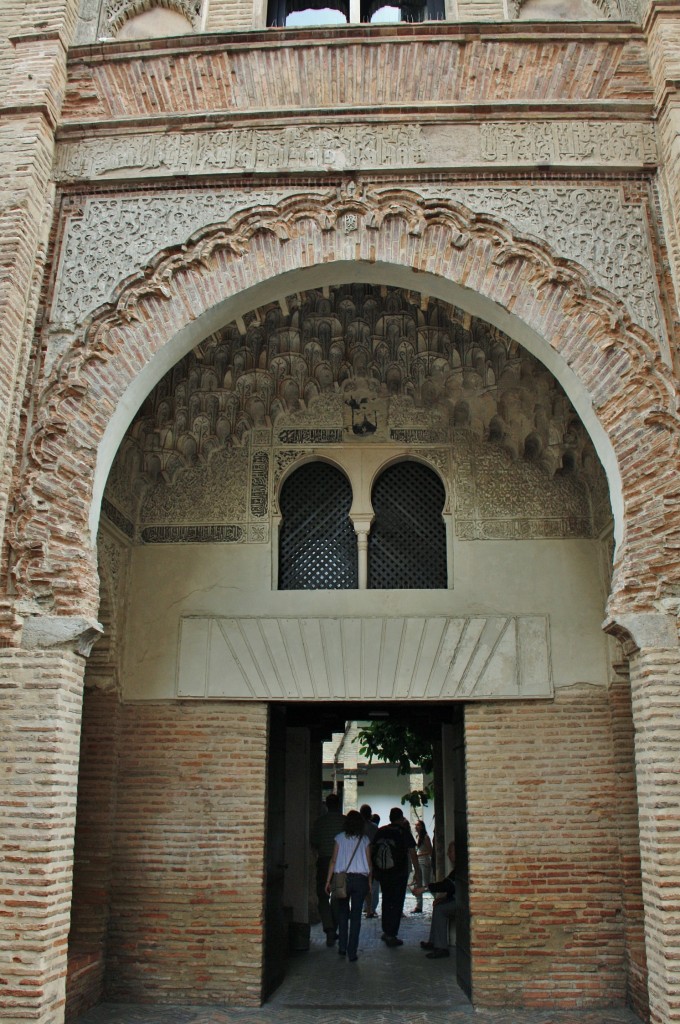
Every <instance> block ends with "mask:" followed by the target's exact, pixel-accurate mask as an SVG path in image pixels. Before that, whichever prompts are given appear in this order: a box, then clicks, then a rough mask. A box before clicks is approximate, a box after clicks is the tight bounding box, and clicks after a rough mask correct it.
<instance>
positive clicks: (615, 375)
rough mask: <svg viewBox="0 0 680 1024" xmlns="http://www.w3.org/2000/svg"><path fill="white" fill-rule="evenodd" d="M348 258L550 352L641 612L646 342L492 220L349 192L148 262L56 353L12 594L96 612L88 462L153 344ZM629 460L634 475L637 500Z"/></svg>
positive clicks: (17, 530) (610, 301)
mask: <svg viewBox="0 0 680 1024" xmlns="http://www.w3.org/2000/svg"><path fill="white" fill-rule="evenodd" d="M357 263H359V264H364V265H365V266H366V268H367V274H368V273H370V271H371V267H372V266H373V265H374V264H377V265H378V266H379V268H381V269H384V268H386V267H387V268H389V267H391V268H392V273H393V275H394V276H398V275H399V273H401V272H403V273H404V274H409V275H411V279H412V275H413V271H414V270H415V271H418V272H420V274H422V275H429V276H428V280H429V281H431V282H432V283H433V284H434V285H435V286H436V287H439V286H438V285H437V282H440V284H441V290H442V291H446V288H447V287H448V285H447V282H455V283H456V285H455V286H456V287H458V288H459V289H464V290H465V291H464V294H465V295H468V296H470V301H472V297H474V296H475V295H479V296H481V297H482V298H483V299H484V301H485V302H487V303H490V304H492V305H493V308H494V309H497V310H499V311H504V313H503V315H504V316H505V315H508V316H510V317H512V318H514V320H513V322H516V323H517V324H526V325H527V330H529V331H531V332H535V333H536V334H537V335H538V336H540V337H542V338H544V339H545V341H546V343H547V344H548V345H549V346H551V347H552V349H553V350H554V351H555V352H557V353H558V354H559V356H560V357H561V360H562V361H563V365H566V366H567V367H569V368H570V371H571V373H572V374H573V375H575V378H576V379H578V380H579V381H580V382H581V385H582V387H583V388H584V390H585V392H587V394H588V395H589V397H590V400H591V401H592V406H593V409H594V410H595V413H596V415H597V417H598V420H599V422H600V424H601V426H602V428H603V430H604V431H606V433H607V435H608V437H609V440H610V443H611V445H612V448H613V451H614V452H615V453H616V455H617V457H618V466H619V471H620V473H621V479H622V485H623V500H624V504H625V526H626V528H627V529H628V535H627V538H626V540H627V543H624V544H623V545H621V546H620V550H619V554H618V559H617V570H616V574H615V583H614V589H615V592H616V593H615V598H614V599H615V600H616V596H617V594H618V593H620V594H621V595H622V600H623V599H624V597H625V599H626V600H631V601H633V602H634V603H636V604H637V605H639V606H641V607H649V605H650V603H651V602H652V601H653V600H654V599H655V596H656V595H657V593H658V592H659V589H660V587H662V586H663V585H664V581H667V580H668V577H669V574H672V569H669V568H668V566H669V564H670V559H669V558H668V557H667V554H666V552H665V547H664V545H665V543H666V542H668V539H669V536H670V531H671V524H672V522H673V508H672V507H669V505H668V504H665V493H666V492H665V490H664V487H665V485H666V481H667V480H668V479H669V478H670V479H674V478H675V475H676V472H677V458H678V413H677V396H676V393H675V389H674V384H673V380H672V378H671V376H670V374H669V373H668V371H667V368H666V366H665V365H664V363H663V360H662V359H661V357H660V355H659V350H658V345H657V344H656V342H655V339H654V338H653V337H651V336H650V335H649V334H648V333H647V332H646V331H644V330H643V329H642V328H640V327H639V326H638V325H637V324H636V323H635V322H634V321H633V318H632V317H631V314H630V312H629V310H628V309H627V308H626V306H625V304H624V302H623V301H622V300H621V299H620V298H618V297H616V296H614V295H613V294H611V292H608V291H606V290H605V289H604V288H603V287H601V286H600V285H599V284H598V283H597V282H596V281H595V280H594V279H593V276H592V275H591V274H589V273H588V272H587V271H586V270H585V269H584V268H583V267H582V266H579V265H577V264H576V263H574V262H572V261H569V260H567V259H564V258H562V257H559V256H557V255H556V254H555V253H554V252H553V251H552V250H551V248H550V247H549V246H548V245H547V244H545V243H543V242H540V241H539V240H537V239H536V238H531V237H528V236H523V235H521V234H519V233H517V232H515V231H513V229H512V228H511V227H510V226H509V225H508V224H507V223H506V222H504V221H502V220H501V219H499V218H495V217H492V216H489V215H483V214H475V213H474V212H473V211H471V210H470V209H468V208H466V207H465V206H463V205H462V204H461V203H457V202H453V201H451V200H450V199H427V198H423V197H422V196H420V195H418V194H417V192H415V191H412V190H406V189H400V188H384V187H377V188H372V189H366V190H364V189H362V188H359V187H356V186H351V187H349V188H346V189H333V188H328V189H327V190H325V192H323V191H321V194H320V190H317V191H315V192H313V193H300V194H298V195H295V196H292V197H289V198H288V199H285V200H283V201H282V202H281V203H280V204H279V205H278V206H275V207H272V206H261V207H255V208H251V209H250V210H247V211H240V212H237V213H236V214H234V215H233V216H232V217H231V218H230V219H229V221H228V222H226V223H221V224H214V225H211V226H210V227H208V228H206V229H204V230H201V231H199V232H197V233H196V234H194V235H193V236H192V237H191V238H189V239H188V240H187V241H186V243H185V244H183V245H181V246H176V247H174V248H172V249H170V250H169V251H164V252H161V253H160V254H159V255H158V256H157V257H156V258H155V259H154V260H153V262H152V263H151V264H150V265H148V266H147V267H146V268H145V269H144V270H143V271H142V272H139V273H137V274H136V275H134V276H133V277H132V278H131V279H129V280H127V281H126V282H123V283H122V284H121V287H120V289H119V291H118V293H117V295H116V297H115V300H114V301H113V302H112V303H111V304H110V305H108V306H106V307H104V308H103V309H101V310H100V311H99V312H98V314H97V316H96V317H94V318H93V319H92V321H91V322H90V323H89V325H88V326H87V329H86V331H85V332H84V334H83V335H82V336H81V337H80V338H79V340H78V341H77V343H75V344H74V345H72V347H71V348H70V349H69V350H68V351H67V352H66V353H64V355H63V356H62V357H61V359H60V361H59V364H58V366H57V367H56V368H55V372H54V373H53V375H52V379H51V380H50V382H49V384H47V386H46V387H45V388H44V389H43V391H42V393H41V394H40V395H39V397H38V400H37V402H36V406H35V415H34V417H33V421H32V424H31V429H30V442H29V446H28V456H27V467H26V471H25V473H24V475H23V478H22V480H21V481H20V485H19V487H18V488H17V495H16V514H15V518H14V522H13V526H12V545H13V548H14V555H15V560H14V575H15V580H16V585H17V590H18V592H19V593H20V594H21V595H22V596H25V597H26V598H33V599H34V600H35V601H37V602H39V603H40V604H41V605H42V606H44V607H47V608H54V609H56V610H57V611H59V613H63V614H69V613H71V610H72V609H73V608H74V607H75V608H90V609H92V608H96V603H97V587H96V576H95V572H94V560H93V556H92V548H91V546H90V545H89V543H88V541H87V540H86V538H87V536H88V517H89V513H90V505H91V502H92V496H93V493H94V494H96V493H97V491H96V481H95V474H96V472H97V453H98V450H99V448H100V446H102V444H103V438H104V436H105V434H106V431H107V428H108V425H109V423H110V422H112V421H114V420H115V415H114V414H116V410H117V407H118V405H119V404H120V403H121V402H123V401H124V400H125V407H126V408H127V407H128V405H129V403H130V398H129V397H127V398H126V397H125V396H127V395H128V393H129V392H130V390H131V389H133V388H134V382H135V381H139V380H140V379H142V380H143V379H145V378H143V377H141V378H140V375H141V374H142V371H143V370H144V369H145V367H147V366H152V365H153V362H154V357H155V356H156V355H158V354H159V352H160V351H161V350H164V349H165V348H166V347H167V349H168V351H173V348H172V345H173V339H178V338H179V339H182V343H183V344H184V345H185V348H184V351H187V349H188V348H190V347H191V346H192V345H193V344H195V343H196V342H197V341H199V340H200V335H199V332H200V330H201V323H202V321H201V317H204V316H205V315H206V312H207V311H209V310H214V309H216V308H218V307H219V306H220V303H224V302H225V301H226V300H227V299H228V298H229V297H230V296H233V297H236V296H238V295H241V294H243V293H244V290H245V289H248V288H255V287H256V286H259V285H263V284H264V283H265V282H272V281H273V279H275V278H276V277H277V276H278V275H280V274H284V273H286V272H293V271H295V272H300V271H305V269H306V270H307V271H308V273H309V274H311V273H317V274H318V273H319V272H320V270H319V268H322V267H324V265H327V264H328V265H337V268H338V274H341V272H342V268H343V267H351V268H353V273H354V274H356V265H357ZM334 269H335V268H334ZM421 280H424V278H421ZM397 283H398V282H397ZM268 286H269V285H268ZM452 287H453V286H452ZM443 297H444V298H446V295H444V296H443ZM234 301H236V300H235V299H234ZM244 311H245V310H244ZM499 315H500V313H499ZM491 319H493V317H492V318H491ZM223 322H224V321H223ZM205 333H207V332H205V330H204V336H205ZM549 351H550V349H546V354H547V353H548V352H549ZM181 354H182V352H181V351H180V352H177V353H176V356H175V359H176V358H179V356H180V355H181ZM173 361H174V360H173ZM158 376H160V374H159V375H158ZM156 379H158V377H157V378H156ZM153 383H154V381H153V380H151V381H150V384H149V386H151V385H152V384H153ZM147 390H148V388H147ZM131 412H132V410H131ZM122 432H123V431H122V430H121V433H120V435H119V438H120V437H121V436H122ZM115 447H117V445H116V446H115ZM114 450H115V448H114ZM641 451H643V452H644V454H645V464H646V465H648V466H649V477H648V479H646V480H645V487H644V489H643V490H640V487H639V472H638V465H637V459H638V457H639V453H640V452H641ZM112 457H113V451H111V454H110V458H112ZM101 470H102V463H100V466H99V471H100V472H101ZM104 471H105V472H108V464H106V465H104ZM659 513H660V514H661V516H662V519H661V524H662V525H655V531H654V535H653V536H652V535H651V534H650V527H649V518H650V516H655V517H656V516H658V514H659ZM664 517H665V518H664Z"/></svg>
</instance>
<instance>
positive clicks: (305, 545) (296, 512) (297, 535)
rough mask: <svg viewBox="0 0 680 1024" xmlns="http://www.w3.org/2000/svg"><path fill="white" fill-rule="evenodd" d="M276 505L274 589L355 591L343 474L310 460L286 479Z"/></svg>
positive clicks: (352, 539)
mask: <svg viewBox="0 0 680 1024" xmlns="http://www.w3.org/2000/svg"><path fill="white" fill-rule="evenodd" d="M279 504H280V507H281V515H282V523H281V530H280V533H279V590H352V589H356V587H357V586H358V575H357V539H356V534H355V533H354V527H353V526H352V523H351V521H350V518H349V510H350V506H351V504H352V488H351V486H350V483H349V481H348V480H347V477H345V476H344V474H343V473H341V472H340V470H338V469H335V468H334V467H333V466H329V465H328V464H327V463H325V462H312V463H309V464H308V465H306V466H302V467H301V468H300V469H298V470H296V471H295V473H293V474H292V475H291V476H290V477H289V478H288V479H287V480H286V482H285V484H284V485H283V488H282V489H281V499H280V502H279Z"/></svg>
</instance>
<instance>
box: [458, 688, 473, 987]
mask: <svg viewBox="0 0 680 1024" xmlns="http://www.w3.org/2000/svg"><path fill="white" fill-rule="evenodd" d="M453 755H454V756H453V762H454V780H453V787H454V800H455V804H454V838H455V841H456V974H457V976H458V984H459V985H460V987H461V988H462V989H463V991H464V992H465V993H466V995H467V996H468V998H469V999H472V958H471V954H470V893H469V866H468V826H467V787H466V784H465V707H464V706H463V705H461V706H460V707H459V708H457V709H456V712H455V715H454V718H453Z"/></svg>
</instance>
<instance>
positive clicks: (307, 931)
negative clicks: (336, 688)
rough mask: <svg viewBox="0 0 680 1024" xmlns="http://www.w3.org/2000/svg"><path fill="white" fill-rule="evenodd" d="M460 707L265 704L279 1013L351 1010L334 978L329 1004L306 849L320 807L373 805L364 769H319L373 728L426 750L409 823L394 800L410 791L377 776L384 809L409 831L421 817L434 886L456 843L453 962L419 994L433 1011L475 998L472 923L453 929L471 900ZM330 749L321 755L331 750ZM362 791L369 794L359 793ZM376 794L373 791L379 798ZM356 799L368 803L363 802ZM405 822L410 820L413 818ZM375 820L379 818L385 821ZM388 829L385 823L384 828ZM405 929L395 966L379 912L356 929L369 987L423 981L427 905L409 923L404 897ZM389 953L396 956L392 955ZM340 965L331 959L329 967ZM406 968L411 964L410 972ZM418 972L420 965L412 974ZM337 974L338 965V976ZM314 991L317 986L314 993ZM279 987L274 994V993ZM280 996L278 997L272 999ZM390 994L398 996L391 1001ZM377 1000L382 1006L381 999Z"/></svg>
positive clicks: (403, 782)
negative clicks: (286, 1009) (333, 799)
mask: <svg viewBox="0 0 680 1024" xmlns="http://www.w3.org/2000/svg"><path fill="white" fill-rule="evenodd" d="M463 714H464V705H463V704H461V703H457V702H448V703H437V704H434V703H428V704H425V703H411V702H409V703H408V704H406V703H398V702H390V703H387V702H376V703H375V705H372V704H367V703H366V702H362V704H360V705H359V704H353V703H351V702H338V703H331V702H329V703H323V704H320V703H318V702H317V703H314V704H312V703H309V704H300V703H296V704H272V705H270V729H269V768H270V770H269V799H268V819H267V830H268V831H267V857H266V861H267V885H266V897H265V904H266V932H265V934H266V940H265V992H266V995H267V996H268V997H272V994H273V993H274V992H277V994H276V996H275V1000H276V1001H277V1002H281V1003H282V1005H285V1003H286V1000H288V999H293V1000H295V1001H297V1003H298V1005H299V1000H300V999H301V998H304V999H308V1000H311V1002H310V1005H313V1004H314V1000H315V999H325V1000H326V1001H328V999H329V998H331V999H332V1002H333V1004H334V1005H341V1004H342V1000H343V998H344V996H345V994H346V996H347V998H348V1000H349V1001H350V1002H351V1000H352V999H353V998H354V992H355V987H354V982H352V978H351V976H348V977H347V978H344V976H343V974H342V972H340V973H338V972H337V971H334V972H333V974H332V979H333V980H332V986H333V989H334V990H333V993H332V996H331V995H329V991H328V985H329V978H328V970H327V968H328V964H327V963H326V961H327V960H328V955H327V954H329V953H331V952H335V950H331V951H329V950H327V949H326V943H325V942H324V932H323V928H322V925H321V923H320V917H319V910H318V905H317V892H316V855H315V852H314V850H313V849H312V848H311V847H310V841H309V838H310V832H311V829H312V826H313V823H314V821H315V819H316V818H317V817H318V816H319V815H320V814H321V813H322V808H323V800H324V796H325V795H326V794H327V793H328V792H329V791H331V790H332V791H334V792H336V793H338V795H339V796H340V800H341V809H342V812H343V813H347V811H349V810H352V809H357V810H358V808H359V807H360V806H361V804H363V803H366V802H369V803H370V799H368V798H369V797H371V798H372V799H373V800H374V801H375V796H376V793H377V789H376V783H375V781H373V784H372V785H371V783H370V781H369V779H370V776H369V771H368V766H367V763H366V760H367V759H366V758H364V760H363V762H362V763H360V764H359V765H358V766H357V765H350V766H345V767H344V768H340V767H339V766H338V764H337V763H336V764H335V765H332V764H328V763H326V764H325V765H324V758H323V747H324V743H328V741H329V740H331V738H332V737H333V736H335V737H336V741H337V739H338V735H340V736H343V735H346V733H347V731H348V730H347V726H348V724H349V723H353V722H357V721H358V722H362V723H370V722H372V721H380V722H386V721H389V722H392V723H404V722H406V723H408V724H409V726H410V727H411V728H413V729H416V730H417V731H418V732H420V733H421V735H422V736H423V737H427V739H428V740H429V741H430V742H431V744H432V753H433V771H432V782H433V785H432V794H431V796H430V798H429V799H428V804H427V805H426V807H425V808H423V807H419V808H417V809H416V810H415V811H412V809H411V806H410V805H409V803H408V802H406V803H405V804H404V805H401V802H400V797H399V793H403V794H405V793H406V791H407V790H409V788H410V787H409V779H408V777H406V776H398V775H397V770H396V767H395V766H394V765H392V766H390V767H387V766H384V767H381V769H380V771H381V773H383V772H384V773H386V774H389V776H391V778H390V779H389V784H384V785H383V787H382V789H383V790H384V793H383V795H382V796H381V799H380V801H376V802H377V803H378V804H379V806H381V807H382V803H385V802H387V803H390V804H392V805H393V806H402V809H403V811H404V814H405V817H406V818H409V816H410V817H411V818H412V819H413V820H415V818H416V817H421V816H422V815H423V811H424V810H425V811H426V812H427V820H428V822H430V823H431V831H432V839H433V846H434V861H435V868H434V874H435V876H436V877H443V876H444V875H446V874H447V873H448V872H449V870H450V865H449V864H448V863H447V858H446V849H447V846H448V844H449V842H450V841H451V840H452V839H455V845H456V868H455V871H456V876H455V877H456V890H457V909H456V918H455V931H454V929H453V928H451V932H450V942H451V950H450V956H449V958H447V959H446V961H445V963H444V961H442V963H440V964H437V965H436V971H433V972H432V977H429V975H428V976H427V978H426V979H425V978H424V981H425V980H426V981H427V984H426V985H425V989H426V991H427V1000H428V1001H429V1003H430V1004H431V1005H432V1006H435V1005H439V1006H450V1005H452V1002H455V1001H457V1000H463V1001H466V999H465V995H464V994H463V993H465V994H466V995H467V997H470V996H471V978H470V950H469V932H470V929H469V922H468V921H465V920H463V919H462V918H461V919H460V920H459V916H460V915H459V913H458V905H459V906H460V908H461V910H462V912H463V913H464V914H468V913H469V910H468V907H469V903H468V899H467V863H468V857H467V820H466V806H465V759H464V751H463V736H464V731H463V724H462V723H463ZM327 749H328V748H327ZM367 783H368V785H367ZM379 785H380V784H379V783H378V786H379ZM364 795H365V796H366V799H364ZM410 812H411V813H410ZM382 817H383V815H381V818H382ZM382 823H383V824H384V823H385V821H382ZM407 893H408V896H407V900H406V903H405V915H406V916H405V917H404V918H403V919H402V925H403V928H402V929H400V933H401V934H404V936H405V938H404V946H403V947H401V948H400V949H399V950H398V952H399V954H400V959H399V960H397V959H395V957H394V956H392V957H391V958H390V957H388V956H386V953H388V952H390V950H387V949H386V947H385V945H384V943H382V942H381V934H382V928H381V912H380V911H381V908H380V905H379V906H378V913H377V917H376V918H375V919H371V920H369V919H364V920H363V923H362V931H361V935H360V953H361V960H362V966H363V969H364V972H367V971H368V972H370V971H371V970H372V967H374V968H375V975H374V981H375V983H376V984H377V985H378V988H380V984H381V983H382V984H384V985H385V986H386V993H387V992H388V991H389V987H390V986H391V985H392V981H391V980H390V979H391V974H392V972H393V971H397V972H399V971H402V972H403V971H404V970H411V969H416V966H417V969H418V970H420V971H422V970H423V968H424V966H427V967H428V968H431V967H432V964H426V963H425V964H421V963H420V961H421V959H422V958H423V956H424V952H423V950H422V948H421V945H420V943H421V942H427V941H428V937H429V930H430V922H431V914H432V900H431V899H430V898H429V897H428V898H427V899H426V900H425V901H424V909H425V912H424V914H423V915H417V916H416V915H411V914H410V911H412V910H413V909H414V907H415V898H414V896H413V895H412V894H411V892H410V890H407ZM392 952H394V950H392ZM335 959H336V960H337V959H338V958H337V956H336V958H335ZM411 961H413V963H411ZM416 961H417V965H416ZM334 966H335V965H334ZM315 978H316V979H317V980H318V986H317V985H316V984H315ZM284 979H285V984H284V985H283V986H282V988H281V989H280V990H279V986H280V985H281V984H282V982H284ZM277 990H278V991H277ZM392 991H394V989H392ZM377 998H380V997H379V996H378V997H377Z"/></svg>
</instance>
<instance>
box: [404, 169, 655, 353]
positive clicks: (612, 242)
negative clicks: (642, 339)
mask: <svg viewBox="0 0 680 1024" xmlns="http://www.w3.org/2000/svg"><path fill="white" fill-rule="evenodd" d="M415 189H416V191H418V192H419V193H420V194H421V195H422V196H423V197H426V198H428V199H435V198H442V197H443V196H445V197H446V198H447V199H450V200H453V201H455V202H462V203H465V204H466V205H467V206H469V207H470V208H471V209H473V210H474V211H475V212H477V213H488V214H490V215H492V216H499V215H500V216H502V217H503V218H504V219H506V220H507V221H508V222H509V223H510V224H512V225H513V227H515V228H517V229H518V230H519V231H521V232H526V233H528V234H531V235H534V236H536V237H537V238H542V239H545V241H546V242H547V243H548V245H550V247H551V249H553V251H554V252H556V253H559V254H560V256H563V257H565V258H566V259H570V260H574V261H575V262H576V263H579V264H581V266H583V267H585V268H586V269H587V270H588V271H589V273H590V274H592V275H593V278H594V279H595V281H597V283H598V284H600V285H601V286H602V287H604V288H607V289H609V290H610V291H613V292H614V294H615V295H618V296H619V297H620V298H621V299H622V300H623V301H624V302H625V303H626V305H627V307H628V309H629V310H630V312H631V315H632V316H633V318H634V320H635V322H636V323H638V324H640V326H641V327H644V328H645V330H648V331H649V332H650V333H651V334H654V335H656V336H657V337H658V336H660V335H664V334H665V328H664V326H663V318H662V315H661V312H660V305H661V304H660V298H659V289H658V283H657V276H656V272H655V269H654V257H653V252H652V245H651V238H650V231H649V224H648V220H647V213H646V210H645V208H644V207H643V206H641V205H640V204H633V203H627V202H626V201H625V199H624V196H623V193H622V190H621V189H620V188H617V187H613V188H608V187H601V186H595V187H593V188H590V187H588V188H586V187H576V188H574V187H569V186H543V187H540V188H536V187H534V186H533V185H532V186H525V187H519V188H502V189H497V188H496V189H493V188H451V187H444V188H441V187H439V186H432V185H422V186H420V185H418V186H415Z"/></svg>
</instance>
